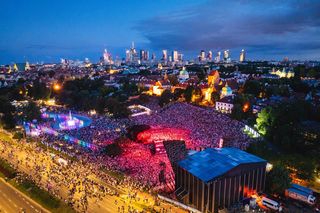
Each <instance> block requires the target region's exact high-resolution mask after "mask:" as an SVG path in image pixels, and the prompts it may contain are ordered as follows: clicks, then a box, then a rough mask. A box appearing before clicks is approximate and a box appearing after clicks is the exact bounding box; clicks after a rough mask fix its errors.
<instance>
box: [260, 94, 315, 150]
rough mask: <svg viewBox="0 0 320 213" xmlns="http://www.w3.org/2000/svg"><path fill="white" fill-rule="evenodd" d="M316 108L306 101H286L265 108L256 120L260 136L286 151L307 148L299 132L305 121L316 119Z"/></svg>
mask: <svg viewBox="0 0 320 213" xmlns="http://www.w3.org/2000/svg"><path fill="white" fill-rule="evenodd" d="M316 112H317V111H316V108H315V107H314V106H313V105H311V104H310V103H309V102H306V101H299V100H296V101H284V102H281V103H279V104H277V105H275V106H272V107H271V106H270V107H266V108H264V109H263V110H262V111H261V112H260V113H259V114H258V117H257V119H256V124H257V128H258V130H259V132H260V134H262V135H264V136H265V137H266V138H267V139H268V140H270V141H271V142H274V143H277V144H278V145H280V146H281V147H282V148H284V149H290V150H294V149H296V150H300V149H301V148H305V146H304V142H303V140H300V139H299V137H300V136H301V134H300V132H299V131H298V130H299V129H298V126H299V124H300V123H301V122H302V121H304V120H313V119H314V118H316Z"/></svg>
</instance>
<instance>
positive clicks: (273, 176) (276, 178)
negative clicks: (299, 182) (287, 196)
mask: <svg viewBox="0 0 320 213" xmlns="http://www.w3.org/2000/svg"><path fill="white" fill-rule="evenodd" d="M290 184H291V178H290V173H289V170H288V169H287V168H286V167H284V166H283V165H281V164H276V165H274V167H273V169H272V170H271V171H270V172H269V173H267V176H266V191H267V192H269V193H272V194H273V193H274V194H283V193H284V191H285V190H286V189H287V188H289V187H290Z"/></svg>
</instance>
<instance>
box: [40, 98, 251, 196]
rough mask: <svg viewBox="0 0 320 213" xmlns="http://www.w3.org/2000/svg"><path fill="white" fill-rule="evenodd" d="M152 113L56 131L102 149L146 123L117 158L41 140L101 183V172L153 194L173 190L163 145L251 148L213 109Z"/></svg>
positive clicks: (186, 107) (179, 106)
mask: <svg viewBox="0 0 320 213" xmlns="http://www.w3.org/2000/svg"><path fill="white" fill-rule="evenodd" d="M148 107H151V108H152V106H148ZM152 109H153V113H152V114H151V115H142V116H137V117H132V118H131V119H130V120H128V119H120V120H116V119H111V118H110V117H107V116H98V115H94V116H91V118H92V123H91V125H90V126H88V127H83V128H80V129H74V130H63V131H60V132H63V133H65V134H68V135H72V136H74V137H76V138H79V139H81V140H84V141H89V142H91V143H94V144H96V145H99V146H100V147H103V146H105V145H108V144H111V143H114V140H115V139H117V138H119V137H120V136H122V135H125V133H126V129H127V127H129V126H132V125H136V124H144V125H149V126H150V127H151V129H149V130H146V131H144V132H142V133H139V134H138V140H139V141H131V140H129V139H126V140H125V142H122V143H121V144H120V146H121V149H122V153H121V154H120V155H118V156H115V157H110V156H107V155H103V154H101V153H98V152H86V151H85V149H83V148H81V147H77V146H73V145H71V144H68V143H65V142H63V138H61V137H60V138H59V137H53V136H49V135H46V134H41V136H40V138H41V140H42V142H44V143H45V144H46V145H49V146H52V147H54V148H55V149H58V150H59V151H62V152H65V153H67V154H69V155H72V156H75V157H77V158H81V159H82V160H83V161H85V162H89V165H91V166H92V167H94V168H95V169H93V171H94V172H95V173H96V174H97V175H99V177H101V178H104V175H103V174H100V171H101V169H102V168H103V169H105V170H107V171H118V172H120V173H124V174H127V175H126V176H125V177H124V178H123V179H122V180H121V184H124V185H125V186H127V187H130V188H136V189H140V190H153V191H159V190H160V191H172V190H173V189H174V174H173V171H172V167H171V164H170V161H169V159H168V156H167V155H166V153H165V152H164V153H163V152H160V151H159V150H160V149H164V148H163V143H162V141H168V140H183V141H185V143H186V148H187V149H193V150H201V149H204V148H207V147H221V146H223V144H221V141H222V140H223V142H224V145H225V146H226V144H227V142H228V146H233V147H237V148H240V149H245V148H246V147H247V146H248V145H249V142H250V139H249V138H248V137H247V136H246V135H245V134H244V133H243V130H242V128H243V127H244V125H243V124H242V123H240V122H238V121H235V120H232V119H230V118H229V117H228V116H226V115H223V114H220V113H217V112H216V111H214V109H211V108H200V107H196V106H192V105H190V104H186V103H173V104H170V105H168V106H166V107H164V108H162V109H160V108H157V107H155V106H154V107H153V108H152ZM58 112H59V113H67V112H63V111H58ZM77 114H79V113H77ZM47 125H48V124H47ZM155 142H160V143H155ZM230 142H231V143H230ZM65 144H67V145H65ZM159 144H160V145H159ZM157 145H159V147H157ZM173 148H174V146H173ZM153 150H154V151H153ZM107 181H108V180H107ZM117 181H119V180H117ZM111 182H114V181H111ZM118 184H119V182H118Z"/></svg>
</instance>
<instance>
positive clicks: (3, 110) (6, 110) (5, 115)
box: [0, 96, 16, 129]
mask: <svg viewBox="0 0 320 213" xmlns="http://www.w3.org/2000/svg"><path fill="white" fill-rule="evenodd" d="M0 103H1V104H0V126H1V127H2V128H5V129H12V128H14V127H15V126H16V121H15V119H14V114H15V112H16V109H15V107H14V106H13V105H12V104H11V103H10V101H9V99H8V98H7V97H6V96H0Z"/></svg>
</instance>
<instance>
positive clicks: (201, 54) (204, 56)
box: [199, 50, 206, 61]
mask: <svg viewBox="0 0 320 213" xmlns="http://www.w3.org/2000/svg"><path fill="white" fill-rule="evenodd" d="M205 58H206V52H205V51H204V50H201V51H200V55H199V61H204V60H205Z"/></svg>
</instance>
